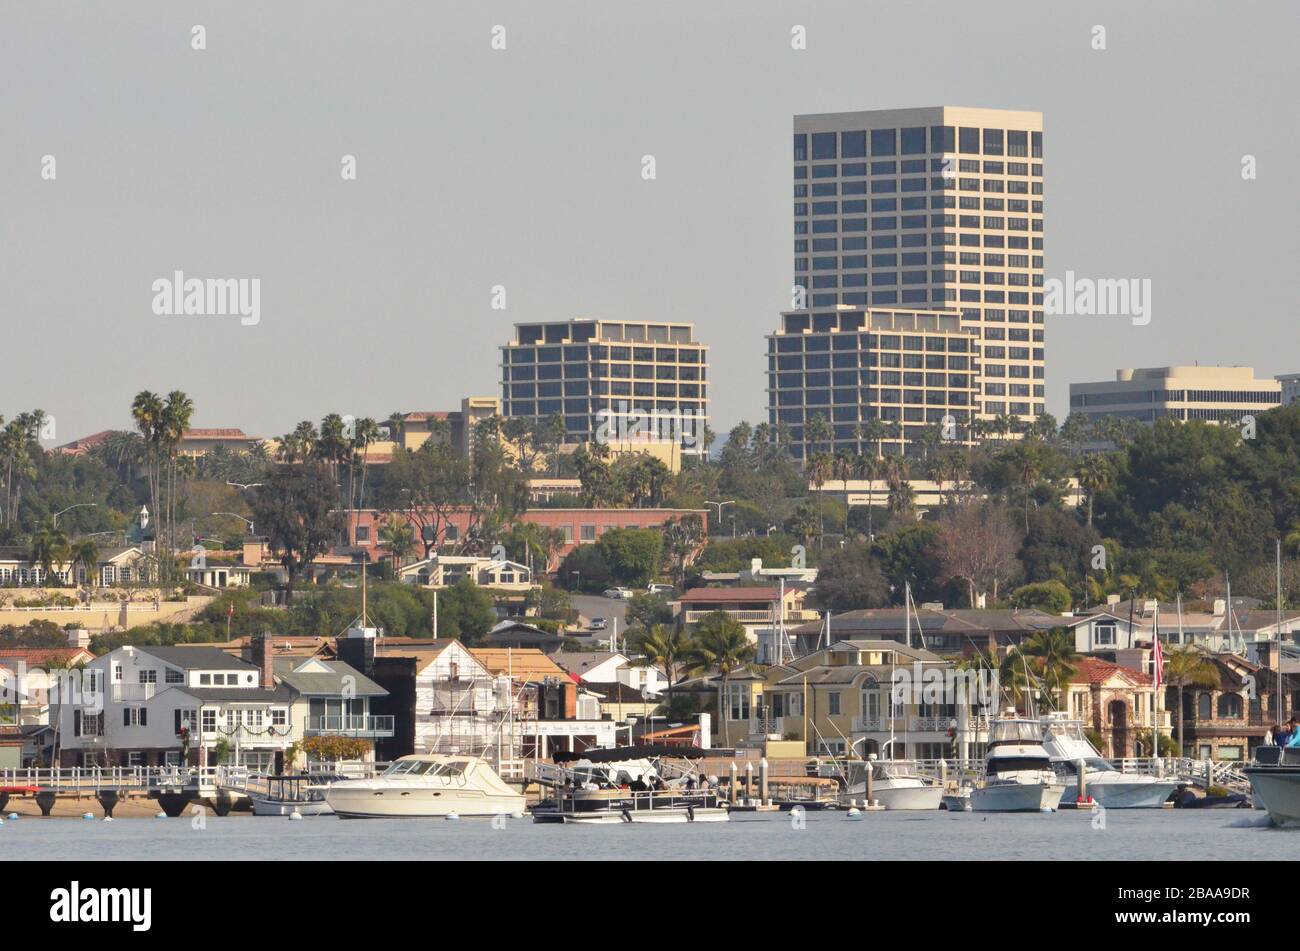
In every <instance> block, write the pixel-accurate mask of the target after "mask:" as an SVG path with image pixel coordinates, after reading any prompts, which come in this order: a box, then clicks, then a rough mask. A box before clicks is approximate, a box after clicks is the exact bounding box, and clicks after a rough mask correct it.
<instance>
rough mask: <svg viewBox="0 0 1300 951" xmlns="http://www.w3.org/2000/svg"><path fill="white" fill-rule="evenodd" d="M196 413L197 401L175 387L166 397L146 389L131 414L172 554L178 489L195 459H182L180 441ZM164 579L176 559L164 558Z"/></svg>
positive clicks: (163, 545) (164, 544) (159, 532)
mask: <svg viewBox="0 0 1300 951" xmlns="http://www.w3.org/2000/svg"><path fill="white" fill-rule="evenodd" d="M193 416H194V403H193V401H192V400H190V398H189V397H188V396H186V395H185V393H183V392H181V391H180V390H173V391H172V392H170V393H168V394H167V398H166V399H165V400H164V399H163V398H162V397H160V396H158V395H157V394H156V393H152V392H150V391H149V390H142V391H141V392H139V393H137V394H136V396H135V399H134V401H132V403H131V418H132V419H134V420H135V425H136V429H137V430H138V431H139V433H140V438H141V440H142V441H143V450H144V452H143V457H144V458H143V462H144V466H145V477H146V479H147V480H148V484H149V499H150V502H151V511H152V512H153V517H154V521H155V526H156V527H155V531H154V538H155V541H156V544H157V546H158V548H159V549H160V550H161V551H162V552H165V553H167V554H168V555H170V553H172V552H174V551H176V518H175V516H176V493H177V487H178V484H179V483H181V482H183V481H184V479H185V478H186V476H187V475H191V474H192V473H193V460H190V459H187V460H185V461H184V462H183V463H181V462H179V461H178V460H179V455H180V444H181V440H182V438H184V436H185V431H186V430H187V429H189V426H190V419H191V418H192V417H193ZM160 561H161V565H162V573H163V580H170V578H171V574H172V571H173V570H174V560H173V559H172V558H171V557H164V558H162V559H161V560H160Z"/></svg>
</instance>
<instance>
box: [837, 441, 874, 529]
mask: <svg viewBox="0 0 1300 951" xmlns="http://www.w3.org/2000/svg"><path fill="white" fill-rule="evenodd" d="M853 463H854V471H853V474H854V475H855V476H856V477H857V478H859V479H862V480H864V481H865V482H866V483H867V541H872V540H873V539H874V538H875V534H874V532H873V528H874V526H873V524H872V521H873V519H872V513H873V512H874V511H875V508H876V507H875V506H874V505H873V504H872V493H873V492H874V491H875V486H876V476H877V475H879V474H880V460H879V459H877V458H876V457H875V456H871V455H868V454H866V453H862V454H861V455H859V456H857V457H855V458H854V460H853ZM844 502H845V508H848V499H847V498H845V500H844Z"/></svg>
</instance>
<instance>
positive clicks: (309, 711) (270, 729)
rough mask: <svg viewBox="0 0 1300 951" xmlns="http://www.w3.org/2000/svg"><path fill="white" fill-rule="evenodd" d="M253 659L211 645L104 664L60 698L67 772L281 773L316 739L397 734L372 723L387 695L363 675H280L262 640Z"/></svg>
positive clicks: (150, 649)
mask: <svg viewBox="0 0 1300 951" xmlns="http://www.w3.org/2000/svg"><path fill="white" fill-rule="evenodd" d="M253 651H254V659H253V662H249V661H247V660H243V659H242V658H238V657H233V656H231V654H229V653H228V652H226V651H225V650H222V649H221V648H219V647H212V646H181V647H156V646H152V645H149V646H139V647H136V646H125V647H119V648H118V649H116V650H114V651H111V652H110V653H108V654H105V655H104V656H102V657H98V658H96V659H95V660H93V661H91V662H90V663H89V664H87V665H86V666H85V667H84V668H83V670H82V675H81V676H80V677H79V678H78V680H77V681H76V682H75V684H72V685H70V686H69V688H68V689H67V690H66V692H64V691H63V689H62V688H60V691H61V692H63V696H60V697H56V703H57V704H58V708H59V709H58V712H57V715H56V730H57V733H58V749H59V760H60V762H61V764H62V765H65V766H93V765H114V766H118V765H120V766H163V765H181V764H188V765H198V766H205V765H222V764H227V763H228V764H235V765H241V766H246V767H248V768H250V769H254V770H261V771H276V772H278V771H281V770H283V769H284V768H286V766H291V765H292V764H291V763H286V762H285V754H286V752H287V751H289V750H290V749H291V748H293V747H296V746H297V745H298V744H299V743H301V741H302V740H304V739H306V738H307V737H309V736H317V735H343V736H351V737H358V738H365V739H369V740H375V739H378V738H380V737H382V736H384V735H385V734H390V733H391V731H392V726H391V721H387V720H385V719H382V718H372V717H371V715H370V710H369V704H370V701H371V699H372V698H375V697H378V696H382V688H380V687H379V686H378V685H377V684H374V683H373V682H371V681H369V680H368V679H367V678H365V677H364V676H363V675H362V674H361V673H360V672H359V671H356V670H354V669H352V668H350V667H348V666H347V665H346V664H341V663H331V664H328V665H325V664H323V663H322V662H320V661H316V660H315V659H312V658H308V659H305V660H303V661H301V662H298V661H295V660H293V659H289V658H284V659H283V660H282V662H281V663H280V664H279V665H278V667H277V664H276V658H275V657H274V654H273V652H272V651H269V650H267V649H266V645H265V640H264V639H262V638H258V639H257V640H256V641H255V643H254V648H253ZM317 665H320V666H317Z"/></svg>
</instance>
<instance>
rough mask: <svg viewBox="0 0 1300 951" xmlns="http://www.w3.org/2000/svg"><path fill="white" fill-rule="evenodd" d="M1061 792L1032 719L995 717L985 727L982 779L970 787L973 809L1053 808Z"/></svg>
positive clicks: (1038, 809) (988, 810) (1058, 800)
mask: <svg viewBox="0 0 1300 951" xmlns="http://www.w3.org/2000/svg"><path fill="white" fill-rule="evenodd" d="M1064 792H1065V783H1063V782H1062V781H1061V780H1060V779H1059V778H1058V777H1057V775H1056V773H1055V771H1054V770H1053V769H1052V760H1051V757H1050V756H1048V755H1047V751H1046V750H1045V749H1043V744H1042V728H1041V727H1040V726H1039V724H1038V721H1037V720H1036V719H1033V720H1031V719H1021V718H1010V719H1003V720H995V721H993V723H992V724H991V725H990V727H989V746H988V754H987V756H986V757H985V760H984V781H983V783H982V784H981V785H979V786H977V787H976V788H975V789H972V790H971V794H970V805H971V811H973V812H1042V811H1044V810H1055V809H1056V807H1057V806H1058V805H1059V804H1060V802H1061V794H1062V793H1064Z"/></svg>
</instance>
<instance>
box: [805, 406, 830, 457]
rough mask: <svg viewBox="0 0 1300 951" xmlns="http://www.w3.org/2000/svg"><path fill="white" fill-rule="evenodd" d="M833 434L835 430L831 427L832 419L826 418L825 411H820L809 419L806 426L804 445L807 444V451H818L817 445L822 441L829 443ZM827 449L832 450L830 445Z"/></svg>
mask: <svg viewBox="0 0 1300 951" xmlns="http://www.w3.org/2000/svg"><path fill="white" fill-rule="evenodd" d="M833 435H834V430H832V429H831V423H830V420H828V419H827V418H826V416H825V414H824V413H818V414H817V415H816V416H813V417H812V418H811V419H809V420H808V423H807V425H805V426H804V433H803V437H804V445H805V446H807V450H806V451H807V452H808V453H812V452H816V451H817V447H818V446H820V445H821V444H822V443H829V442H830V441H831V438H832V436H833ZM827 451H828V452H829V451H830V450H829V446H828V447H827Z"/></svg>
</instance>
